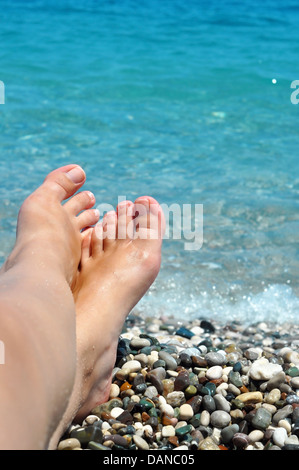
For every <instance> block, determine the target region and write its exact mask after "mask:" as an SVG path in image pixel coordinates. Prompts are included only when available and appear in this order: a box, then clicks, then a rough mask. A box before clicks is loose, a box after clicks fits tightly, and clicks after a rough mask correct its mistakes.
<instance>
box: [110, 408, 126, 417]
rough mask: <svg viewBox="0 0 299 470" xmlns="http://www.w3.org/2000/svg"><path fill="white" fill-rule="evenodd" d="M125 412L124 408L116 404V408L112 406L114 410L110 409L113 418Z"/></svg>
mask: <svg viewBox="0 0 299 470" xmlns="http://www.w3.org/2000/svg"><path fill="white" fill-rule="evenodd" d="M123 412H124V410H123V409H122V408H119V407H118V406H116V407H115V408H112V410H111V411H110V414H111V416H112V418H114V419H117V418H118V417H119V416H120V415H121V414H122V413H123Z"/></svg>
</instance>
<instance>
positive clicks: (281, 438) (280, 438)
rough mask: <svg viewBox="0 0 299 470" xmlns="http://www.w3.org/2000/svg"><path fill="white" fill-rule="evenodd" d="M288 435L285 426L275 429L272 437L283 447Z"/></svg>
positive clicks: (275, 442)
mask: <svg viewBox="0 0 299 470" xmlns="http://www.w3.org/2000/svg"><path fill="white" fill-rule="evenodd" d="M287 437H288V435H287V432H286V430H285V428H276V429H275V430H274V433H273V436H272V439H273V442H274V444H276V445H277V446H278V447H283V445H284V443H285V440H286V438H287Z"/></svg>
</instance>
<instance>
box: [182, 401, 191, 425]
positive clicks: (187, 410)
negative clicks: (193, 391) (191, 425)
mask: <svg viewBox="0 0 299 470" xmlns="http://www.w3.org/2000/svg"><path fill="white" fill-rule="evenodd" d="M193 415H194V411H193V408H192V406H191V405H189V404H188V403H184V405H182V406H180V419H182V420H186V421H188V420H189V419H191V418H192V416H193Z"/></svg>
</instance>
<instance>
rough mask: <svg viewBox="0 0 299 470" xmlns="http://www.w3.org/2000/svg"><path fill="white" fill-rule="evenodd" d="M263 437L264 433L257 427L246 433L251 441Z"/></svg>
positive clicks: (256, 440) (259, 439)
mask: <svg viewBox="0 0 299 470" xmlns="http://www.w3.org/2000/svg"><path fill="white" fill-rule="evenodd" d="M263 437H264V433H263V431H260V430H259V429H255V430H254V431H251V433H249V434H248V439H249V441H250V442H251V443H254V442H258V441H261V440H262V439H263Z"/></svg>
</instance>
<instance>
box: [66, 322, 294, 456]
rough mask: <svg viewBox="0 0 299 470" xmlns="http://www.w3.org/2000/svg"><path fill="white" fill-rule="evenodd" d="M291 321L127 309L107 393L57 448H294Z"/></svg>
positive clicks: (159, 449)
mask: <svg viewBox="0 0 299 470" xmlns="http://www.w3.org/2000/svg"><path fill="white" fill-rule="evenodd" d="M298 345H299V325H296V324H295V325H294V324H288V323H282V324H274V323H267V322H264V321H261V322H260V323H255V324H252V325H244V324H242V323H239V322H236V321H233V322H231V323H226V324H221V323H219V322H213V321H209V320H207V319H198V320H193V321H192V322H182V321H179V320H178V319H177V318H174V317H163V318H151V317H149V318H141V317H139V316H138V315H132V314H131V315H130V316H129V317H128V319H127V321H126V323H125V325H124V328H123V332H122V334H121V337H120V338H119V344H118V351H117V359H116V362H115V367H114V370H113V378H112V385H111V391H110V397H109V400H108V401H107V402H106V403H103V404H101V405H99V406H97V407H96V408H94V409H93V410H91V412H90V415H89V416H87V417H86V418H85V420H84V421H83V422H82V423H81V425H80V424H72V425H71V426H70V428H69V429H68V431H67V432H66V433H65V435H64V436H62V437H61V440H60V442H59V444H58V447H57V449H58V450H106V451H111V450H112V451H113V452H114V451H134V450H136V451H138V450H145V451H155V450H156V451H177V450H178V451H193V452H195V451H197V450H229V451H234V450H299V353H298Z"/></svg>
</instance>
